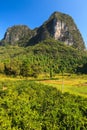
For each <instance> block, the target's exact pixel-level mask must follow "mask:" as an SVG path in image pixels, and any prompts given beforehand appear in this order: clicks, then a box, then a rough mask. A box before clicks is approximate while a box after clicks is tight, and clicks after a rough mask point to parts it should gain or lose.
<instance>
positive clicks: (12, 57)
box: [0, 39, 87, 77]
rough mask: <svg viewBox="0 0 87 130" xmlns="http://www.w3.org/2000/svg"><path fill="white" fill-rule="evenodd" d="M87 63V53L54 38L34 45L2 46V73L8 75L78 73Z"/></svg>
mask: <svg viewBox="0 0 87 130" xmlns="http://www.w3.org/2000/svg"><path fill="white" fill-rule="evenodd" d="M86 63H87V54H86V52H83V51H78V50H77V49H74V48H72V47H71V46H67V45H65V44H64V43H62V42H58V41H56V40H54V39H47V40H44V41H43V42H39V43H38V44H36V45H34V46H28V47H26V48H24V47H18V46H11V45H9V46H6V47H0V73H3V74H6V75H14V76H17V75H22V76H27V77H28V76H30V77H31V76H34V77H37V76H39V74H42V73H43V74H44V73H45V74H46V73H48V74H49V77H53V75H55V74H58V73H60V72H61V71H62V70H61V69H62V67H63V71H64V72H68V73H77V71H78V68H79V67H83V65H85V64H86ZM85 72H87V71H85Z"/></svg>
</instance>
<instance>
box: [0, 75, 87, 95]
mask: <svg viewBox="0 0 87 130" xmlns="http://www.w3.org/2000/svg"><path fill="white" fill-rule="evenodd" d="M25 79H26V80H29V81H30V80H34V81H36V82H37V83H41V84H44V85H49V86H52V87H56V88H57V89H58V90H60V91H62V92H69V93H71V94H75V95H80V96H84V97H87V75H65V76H64V77H62V76H61V75H57V76H56V77H55V78H53V79H49V78H46V79H45V78H40V77H39V79H35V78H23V77H16V78H14V77H13V78H12V77H6V76H4V75H0V84H1V83H2V82H4V83H5V82H6V81H11V82H12V81H16V80H17V81H18V80H25Z"/></svg>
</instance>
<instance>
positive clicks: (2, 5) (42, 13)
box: [0, 0, 87, 46]
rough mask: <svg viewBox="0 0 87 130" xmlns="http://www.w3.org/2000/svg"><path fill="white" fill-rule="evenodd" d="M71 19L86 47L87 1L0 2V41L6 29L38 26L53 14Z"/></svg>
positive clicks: (23, 0)
mask: <svg viewBox="0 0 87 130" xmlns="http://www.w3.org/2000/svg"><path fill="white" fill-rule="evenodd" d="M54 11H59V12H63V13H66V14H69V15H70V16H72V17H73V19H74V21H75V23H76V25H77V27H78V29H79V30H80V32H81V34H82V37H83V39H84V41H85V44H86V46H87V0H0V39H2V38H3V35H4V33H5V31H6V29H7V28H8V27H11V26H13V25H19V24H24V25H27V26H28V27H30V28H31V29H33V28H35V27H38V26H40V25H41V24H43V22H44V21H46V20H47V19H48V18H49V16H50V15H51V14H52V13H53V12H54Z"/></svg>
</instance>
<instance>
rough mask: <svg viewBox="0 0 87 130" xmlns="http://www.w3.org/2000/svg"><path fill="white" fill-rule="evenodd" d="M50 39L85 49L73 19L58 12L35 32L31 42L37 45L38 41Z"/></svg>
mask: <svg viewBox="0 0 87 130" xmlns="http://www.w3.org/2000/svg"><path fill="white" fill-rule="evenodd" d="M50 37H52V38H54V39H55V40H58V41H62V42H64V43H65V44H67V45H70V46H72V47H74V48H78V49H84V48H85V45H84V41H83V38H82V36H81V34H80V32H79V30H78V28H77V26H76V24H75V23H74V21H73V19H72V18H71V17H70V16H68V15H66V14H62V13H59V12H55V13H53V14H52V15H51V17H50V18H49V19H48V20H47V21H46V22H45V23H44V24H43V25H42V26H41V27H40V28H39V29H38V30H37V33H36V36H35V37H33V42H34V43H38V42H39V41H42V40H45V39H47V38H50Z"/></svg>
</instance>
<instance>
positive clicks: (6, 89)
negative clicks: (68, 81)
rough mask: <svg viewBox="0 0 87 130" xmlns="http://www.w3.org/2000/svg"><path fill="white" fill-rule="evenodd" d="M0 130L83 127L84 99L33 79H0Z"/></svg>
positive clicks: (86, 124)
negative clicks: (37, 82) (0, 80)
mask: <svg viewBox="0 0 87 130" xmlns="http://www.w3.org/2000/svg"><path fill="white" fill-rule="evenodd" d="M0 129H1V130H86V129H87V99H84V98H82V97H79V96H74V95H70V94H68V93H64V94H62V93H61V92H60V91H57V90H56V88H52V87H49V86H44V85H41V84H36V83H35V82H33V81H31V82H30V81H27V80H24V81H23V80H22V81H5V82H4V81H3V82H1V83H0Z"/></svg>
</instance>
